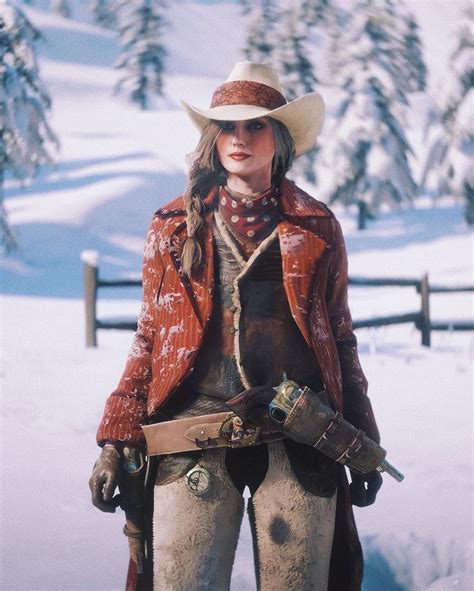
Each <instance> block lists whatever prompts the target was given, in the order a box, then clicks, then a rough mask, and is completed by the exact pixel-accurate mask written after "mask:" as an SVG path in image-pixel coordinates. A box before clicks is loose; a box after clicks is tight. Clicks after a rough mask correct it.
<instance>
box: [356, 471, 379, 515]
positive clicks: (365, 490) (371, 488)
mask: <svg viewBox="0 0 474 591" xmlns="http://www.w3.org/2000/svg"><path fill="white" fill-rule="evenodd" d="M351 479H352V482H351V484H350V486H349V489H350V492H351V500H352V504H353V505H356V506H357V507H368V506H369V505H372V503H374V502H375V497H376V496H377V492H378V491H379V489H380V487H381V486H382V482H383V479H382V475H381V474H380V472H377V470H374V471H373V472H369V473H368V474H357V473H356V472H353V471H352V470H351Z"/></svg>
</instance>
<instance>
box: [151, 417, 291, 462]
mask: <svg viewBox="0 0 474 591" xmlns="http://www.w3.org/2000/svg"><path fill="white" fill-rule="evenodd" d="M233 416H235V415H234V414H233V413H229V412H220V413H214V414H210V415H201V416H197V417H189V418H186V419H175V420H172V421H164V422H162V423H155V424H153V425H142V429H143V433H144V434H145V439H146V444H147V455H148V456H160V455H167V454H173V453H179V452H183V451H198V450H202V449H209V448H215V447H241V446H236V445H235V443H231V442H230V441H229V440H228V439H225V438H223V437H221V435H220V430H221V427H222V425H223V423H224V422H225V421H226V420H228V419H229V417H233ZM284 437H285V435H284V434H283V433H281V432H280V431H277V427H275V430H273V429H272V426H271V425H268V426H264V427H263V429H262V432H261V433H260V435H259V436H258V438H257V440H256V441H255V442H254V443H253V445H258V444H260V443H267V442H269V441H276V440H277V439H283V438H284ZM242 447H244V445H242Z"/></svg>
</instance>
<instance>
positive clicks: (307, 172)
mask: <svg viewBox="0 0 474 591" xmlns="http://www.w3.org/2000/svg"><path fill="white" fill-rule="evenodd" d="M308 4H309V3H308V2H306V6H303V5H301V4H299V3H296V2H295V3H293V6H290V7H289V8H287V9H286V10H284V11H282V12H281V13H280V15H279V19H278V22H277V24H276V25H275V40H276V43H275V50H274V52H273V53H272V63H273V65H274V67H275V68H276V69H277V70H278V72H279V74H280V80H281V84H282V87H283V94H284V95H285V97H286V98H287V99H288V101H291V100H294V99H296V98H298V97H300V96H303V95H304V94H307V93H308V92H313V91H314V89H315V86H316V84H317V82H318V80H317V77H316V74H315V71H314V66H313V64H312V62H311V60H310V59H309V55H310V53H309V51H308V30H309V29H308V21H307V20H306V19H305V18H304V17H305V12H304V11H306V10H308V9H309V6H308ZM312 4H313V5H314V4H315V2H313V3H312ZM312 8H315V7H314V6H313V7H312ZM313 16H314V15H313ZM313 22H316V21H313ZM316 152H317V148H313V149H312V150H310V151H309V152H306V153H305V154H304V155H303V156H301V157H300V158H298V159H297V160H296V161H295V164H294V166H293V169H292V172H293V174H294V175H296V176H298V175H303V176H304V178H305V179H306V180H307V181H308V182H310V183H315V182H316V175H315V172H314V160H315V156H316Z"/></svg>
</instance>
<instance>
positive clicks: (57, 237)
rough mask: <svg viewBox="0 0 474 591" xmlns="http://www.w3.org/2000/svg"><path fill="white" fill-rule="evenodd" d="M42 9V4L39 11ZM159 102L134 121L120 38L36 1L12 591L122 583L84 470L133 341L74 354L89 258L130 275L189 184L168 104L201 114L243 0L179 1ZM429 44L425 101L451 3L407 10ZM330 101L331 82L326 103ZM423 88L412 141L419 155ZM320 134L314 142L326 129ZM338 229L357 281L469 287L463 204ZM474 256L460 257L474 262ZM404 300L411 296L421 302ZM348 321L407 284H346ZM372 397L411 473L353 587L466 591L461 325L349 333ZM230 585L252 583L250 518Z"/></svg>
mask: <svg viewBox="0 0 474 591" xmlns="http://www.w3.org/2000/svg"><path fill="white" fill-rule="evenodd" d="M35 4H36V5H41V2H39V1H38V2H36V3H35ZM169 4H170V5H171V6H170V12H169V20H170V22H172V24H173V27H172V28H170V30H169V31H168V34H167V35H168V36H167V39H166V44H167V46H168V50H169V74H168V75H167V76H166V79H165V82H166V92H167V97H166V99H165V101H164V104H162V105H161V108H160V110H155V111H147V112H141V111H139V110H137V109H136V108H135V107H132V106H130V105H129V104H128V103H126V102H125V100H124V99H123V98H121V97H113V96H112V88H113V86H114V83H115V81H116V79H117V73H116V72H115V71H114V69H113V68H112V67H111V64H112V62H113V60H114V59H115V57H116V56H117V54H118V45H117V42H116V40H115V38H114V36H113V35H112V34H111V33H110V32H106V31H103V30H101V29H99V28H98V27H95V26H93V25H91V24H90V23H88V22H87V18H86V8H85V6H86V3H80V5H81V10H80V11H78V15H77V17H78V19H79V20H65V19H63V18H61V17H58V16H55V15H52V14H50V13H47V12H43V11H42V10H40V9H38V8H36V9H35V8H28V10H27V14H28V15H29V17H30V18H31V19H32V21H33V23H34V24H35V25H36V26H37V27H38V28H39V29H40V30H41V32H42V33H43V34H44V36H45V41H44V43H43V45H42V46H41V59H40V64H41V73H42V76H43V79H44V81H45V84H46V86H47V88H48V90H49V92H50V95H51V96H52V98H53V111H52V117H51V125H52V127H53V128H54V130H55V132H56V133H57V135H58V137H59V138H60V141H61V149H60V152H59V153H58V155H57V164H56V165H55V167H54V168H53V169H44V170H43V171H42V173H41V175H40V176H39V177H38V178H37V179H35V180H34V181H33V182H31V183H28V184H27V185H26V186H21V185H19V184H18V183H17V182H15V181H13V180H11V179H9V180H7V184H6V206H7V209H8V212H9V216H10V221H11V223H12V225H13V228H14V229H15V231H16V233H17V235H18V237H19V241H20V249H19V250H18V251H17V252H16V253H14V254H13V255H11V256H9V257H8V258H5V259H4V260H2V261H1V265H2V291H3V294H4V295H3V296H2V307H1V313H2V329H3V339H2V349H3V350H2V353H3V357H4V362H3V370H2V374H1V377H2V391H3V392H4V394H5V395H4V396H3V398H2V406H1V417H2V420H1V429H2V442H3V448H2V479H1V484H2V535H1V537H0V539H1V544H2V546H1V553H2V559H3V562H2V571H1V584H0V587H1V588H2V589H5V590H6V591H37V590H38V591H40V590H41V591H69V590H82V591H99V590H100V591H112V590H117V589H121V588H122V587H123V582H124V576H125V569H126V540H125V538H124V536H123V535H122V534H121V529H122V526H123V516H122V515H119V514H117V515H115V516H111V515H107V514H101V513H100V512H99V511H97V510H96V509H94V508H93V507H92V505H91V503H90V499H89V491H88V487H87V481H88V478H89V475H90V471H91V468H92V465H93V463H94V461H95V458H96V455H97V453H98V451H97V450H98V448H97V447H96V445H95V440H94V437H95V429H96V427H97V424H98V421H99V419H100V416H101V412H102V408H103V404H104V401H105V397H106V396H107V395H108V393H109V392H110V391H111V390H112V389H113V388H114V387H115V385H116V382H117V380H118V378H119V375H120V373H121V370H122V366H123V363H124V360H125V355H126V352H127V350H128V347H129V344H130V341H131V334H130V333H128V332H115V331H108V332H105V331H102V332H99V348H98V349H86V348H85V346H84V315H83V303H82V289H83V288H82V267H81V262H80V253H81V251H82V250H83V249H93V250H97V251H99V253H100V269H101V274H102V275H103V276H105V277H119V276H129V275H130V274H134V275H137V274H139V272H140V266H141V251H142V247H143V240H144V235H145V232H146V228H147V226H148V223H149V220H150V218H151V215H152V213H153V212H154V211H155V210H156V209H157V208H158V207H159V206H160V205H162V204H164V203H165V202H166V201H168V200H169V199H170V198H172V197H173V196H175V195H176V194H178V193H180V192H181V191H182V189H183V186H184V183H185V172H184V171H185V155H186V154H187V153H189V152H191V151H192V149H193V147H194V145H195V142H196V140H197V133H196V131H195V130H194V128H193V127H192V125H191V123H190V122H189V121H188V120H187V119H186V117H185V115H184V114H183V112H182V111H181V110H180V108H179V98H185V99H186V100H188V101H189V102H191V103H192V104H197V105H205V104H207V103H208V102H209V99H210V95H211V92H212V90H213V89H214V88H215V87H216V85H217V84H218V83H219V82H221V81H222V79H223V78H224V77H225V76H226V75H227V73H228V71H230V68H231V67H232V65H233V63H234V62H235V61H237V60H238V59H240V58H241V55H240V54H239V47H240V46H241V45H242V42H243V38H244V30H243V26H242V22H243V21H242V17H241V15H240V8H239V6H238V5H236V4H234V3H229V4H226V3H221V4H213V5H204V4H192V3H189V4H188V3H184V2H176V3H174V2H170V3H169ZM410 4H412V5H413V9H414V10H415V11H416V14H417V16H418V17H419V19H420V26H421V30H422V34H423V35H424V39H425V42H426V44H427V49H428V53H429V55H430V58H429V60H428V61H429V65H431V66H432V67H433V68H434V70H433V73H432V86H431V93H432V94H433V93H434V92H435V81H439V80H440V79H441V73H442V68H443V66H444V63H443V61H444V60H445V57H446V46H445V45H443V44H440V42H439V35H440V34H441V33H442V31H443V30H444V29H445V27H447V26H448V24H449V23H450V22H452V21H454V17H453V10H455V8H454V7H453V5H456V4H457V2H450V1H449V0H446V1H445V2H424V1H417V2H411V3H410ZM325 98H326V101H327V102H328V104H329V107H330V104H331V101H330V98H331V93H330V92H328V93H327V95H326V94H325ZM426 100H428V101H429V98H428V99H425V98H424V97H421V96H420V97H417V100H416V109H415V111H414V113H413V114H412V117H411V121H412V123H411V128H410V129H409V130H408V133H409V134H410V135H411V137H412V138H413V142H414V143H415V144H416V145H418V146H420V145H421V142H422V139H421V137H422V135H421V131H420V128H419V127H416V125H417V124H418V123H417V122H419V121H422V120H423V115H424V113H425V112H426ZM321 141H324V136H323V137H322V139H321ZM339 213H340V216H341V221H342V223H343V226H344V229H345V232H346V238H347V245H348V250H349V253H350V267H351V272H352V273H353V274H357V275H369V276H383V275H385V276H390V275H396V276H400V275H402V276H407V277H412V276H413V277H420V276H421V275H422V274H423V273H424V272H426V271H428V272H429V274H430V277H431V279H432V280H433V281H436V282H437V283H444V284H448V285H449V284H458V283H472V282H473V277H472V263H473V261H472V248H473V241H472V233H470V232H469V231H468V230H467V229H466V227H465V225H464V222H463V219H462V208H461V205H460V204H459V203H456V202H455V201H454V200H451V199H447V200H445V201H443V202H440V203H438V204H437V205H436V207H432V205H431V203H429V202H427V201H426V200H419V202H418V203H417V207H416V208H415V209H414V210H406V211H403V212H400V213H399V214H395V213H384V214H382V215H381V217H380V218H379V219H378V221H377V222H376V223H373V224H372V225H371V226H370V228H369V230H367V231H366V232H365V233H357V232H356V231H355V229H354V219H353V217H352V216H351V215H349V214H347V213H344V212H338V214H339ZM470 253H471V254H470ZM412 291H413V293H412ZM102 295H103V297H102V299H101V300H100V303H99V314H100V315H101V316H105V315H117V314H124V313H129V314H134V313H136V310H137V306H138V301H137V298H138V297H139V294H137V292H136V291H133V290H123V291H121V292H119V291H118V290H117V291H116V292H110V293H107V294H102ZM350 297H351V309H352V311H353V316H354V317H356V318H357V317H362V316H367V315H374V314H377V313H380V312H385V311H387V312H399V311H406V310H411V309H413V308H416V307H417V306H418V305H419V297H418V296H417V295H416V294H415V293H414V290H409V289H408V290H402V289H399V290H372V291H371V290H367V289H362V288H357V289H355V288H354V289H353V290H351V296H350ZM473 309H474V305H473V300H472V298H471V297H470V296H469V295H467V294H461V295H437V296H433V299H432V315H433V318H451V319H455V318H468V317H469V316H472V312H473ZM358 336H359V341H360V351H361V358H362V363H363V367H364V369H365V372H366V374H367V377H368V380H369V383H370V396H371V399H372V401H373V405H374V409H375V413H376V416H377V418H378V422H379V426H380V430H381V433H382V444H383V445H384V447H386V449H387V450H388V458H389V460H390V461H391V462H392V463H393V464H395V465H396V466H397V467H398V468H399V469H400V470H401V471H402V472H404V473H405V475H406V480H405V481H404V482H403V483H402V484H398V483H396V482H394V481H392V480H391V479H389V478H388V477H386V478H385V479H384V480H385V483H384V487H383V488H382V490H381V491H380V493H379V498H378V500H377V503H376V504H375V505H374V506H372V507H369V508H366V509H363V510H357V511H356V518H357V523H358V527H359V529H360V533H361V536H362V540H363V544H364V550H365V556H366V576H365V580H364V591H382V590H383V591H385V590H386V591H401V590H403V591H405V590H406V591H408V590H414V591H415V590H416V591H418V590H420V591H421V590H428V589H429V590H430V591H440V590H442V591H445V590H447V589H451V588H453V589H456V590H457V591H468V590H470V589H472V588H474V574H473V565H472V562H471V561H472V558H471V557H472V455H471V450H472V412H471V395H472V384H473V382H472V357H473V353H474V340H473V336H472V333H465V334H462V333H456V334H454V333H447V334H446V333H444V334H434V335H433V347H432V348H431V349H425V348H422V347H420V345H419V340H420V336H419V333H418V332H417V331H415V330H414V329H413V328H412V327H401V328H400V327H399V328H387V329H380V330H377V331H373V330H361V331H359V332H358ZM232 589H233V590H234V591H237V590H242V591H244V590H245V591H247V590H251V589H255V582H254V576H253V567H252V551H251V542H250V532H249V529H248V527H247V526H245V527H244V529H243V531H242V535H241V540H240V543H239V549H238V557H237V561H236V565H235V569H234V575H233V582H232Z"/></svg>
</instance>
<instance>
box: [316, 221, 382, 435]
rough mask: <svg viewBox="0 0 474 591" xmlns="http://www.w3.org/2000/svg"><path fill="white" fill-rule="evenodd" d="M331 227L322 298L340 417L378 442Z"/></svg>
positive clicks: (339, 247)
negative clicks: (338, 382)
mask: <svg viewBox="0 0 474 591" xmlns="http://www.w3.org/2000/svg"><path fill="white" fill-rule="evenodd" d="M332 224H333V235H334V241H333V252H332V259H331V262H330V265H329V274H328V284H327V296H326V297H327V309H328V314H329V321H330V324H331V330H332V333H333V335H334V339H335V341H336V346H337V351H338V354H339V363H340V367H341V373H342V388H343V400H344V415H345V417H346V419H347V420H348V421H350V422H351V423H352V424H353V425H354V426H355V427H358V428H359V429H363V430H364V431H365V432H366V433H367V435H368V436H369V437H371V438H372V439H374V440H375V441H377V442H379V441H380V435H379V431H378V428H377V424H376V422H375V417H374V414H373V411H372V406H371V404H370V400H369V397H368V396H367V379H366V377H365V375H364V372H363V371H362V367H361V365H360V361H359V355H358V353H357V339H356V337H355V335H354V332H353V330H352V318H351V313H350V311H349V306H348V300H347V284H348V263H347V254H346V247H345V244H344V237H343V235H342V230H341V226H340V224H339V222H338V221H337V220H336V219H335V218H333V219H332Z"/></svg>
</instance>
